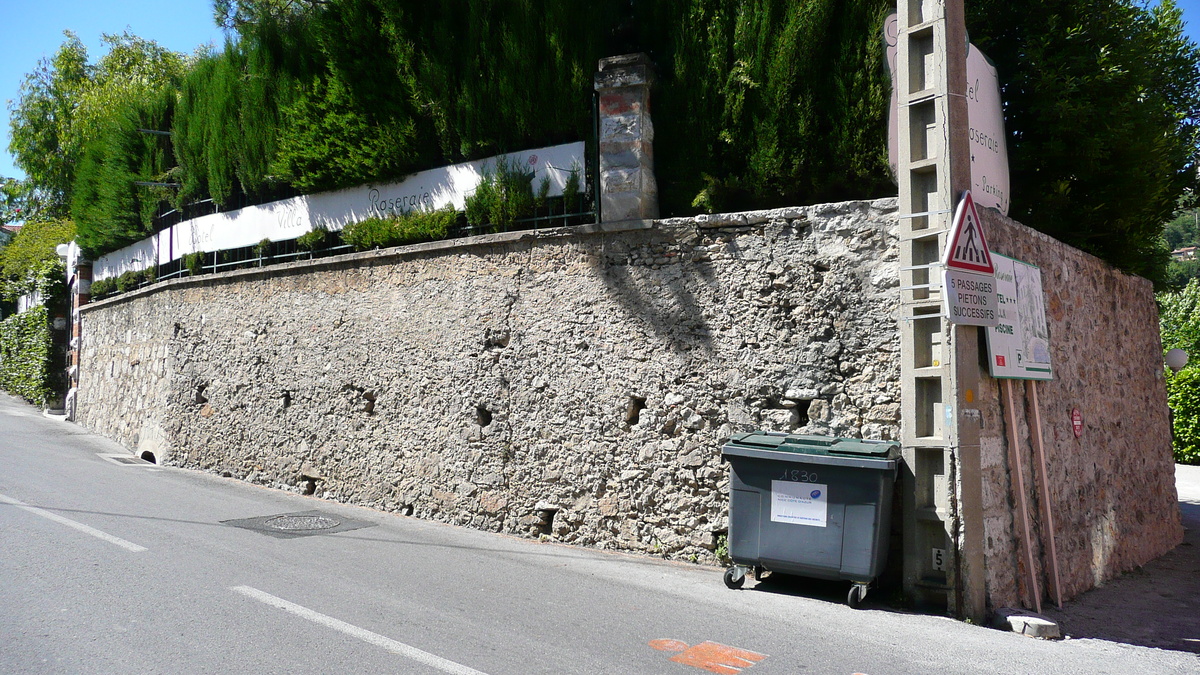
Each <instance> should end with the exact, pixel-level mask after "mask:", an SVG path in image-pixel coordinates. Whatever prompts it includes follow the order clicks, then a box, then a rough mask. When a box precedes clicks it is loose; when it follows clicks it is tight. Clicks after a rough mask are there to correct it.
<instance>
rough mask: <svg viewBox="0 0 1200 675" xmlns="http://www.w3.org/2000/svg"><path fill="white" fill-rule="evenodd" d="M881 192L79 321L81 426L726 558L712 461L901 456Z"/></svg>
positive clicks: (567, 529)
mask: <svg viewBox="0 0 1200 675" xmlns="http://www.w3.org/2000/svg"><path fill="white" fill-rule="evenodd" d="M895 209H896V202H895V200H894V199H884V200H879V201H873V202H848V203H842V204H831V205H822V206H812V207H804V208H790V209H782V210H774V211H758V212H752V213H745V214H732V215H723V216H698V217H695V218H678V219H670V220H661V221H631V222H625V223H616V224H604V225H596V226H587V227H582V228H572V229H563V230H543V231H536V232H524V233H512V234H505V235H489V236H484V237H475V238H472V239H468V240H460V241H453V242H437V243H434V244H425V245H418V246H410V247H403V248H399V249H389V250H385V251H375V252H369V253H364V254H356V255H349V256H342V257H339V258H331V259H326V260H320V261H311V262H299V263H290V264H287V265H281V266H275V267H269V268H264V269H261V270H241V271H235V272H229V273H224V274H219V275H214V276H205V277H198V278H194V279H191V278H189V279H180V280H173V281H169V282H165V283H160V284H157V285H155V286H154V287H152V288H148V289H144V290H142V291H138V292H135V293H130V294H126V295H123V296H119V297H117V298H114V299H111V300H106V301H104V302H100V303H96V304H94V305H91V306H88V307H85V308H83V310H82V312H81V316H82V321H83V331H82V368H81V373H82V377H81V379H80V383H79V392H78V413H77V420H78V421H79V422H80V423H82V424H83V425H85V426H86V427H88V428H89V429H91V430H93V431H96V432H98V433H101V434H104V435H106V436H109V437H110V438H113V439H116V440H118V441H120V442H121V443H124V444H125V445H126V446H127V447H129V448H131V449H133V450H135V451H136V452H138V453H144V452H151V453H153V454H154V455H155V457H156V459H157V460H158V461H160V462H163V463H168V464H172V465H176V466H183V467H189V468H197V469H203V470H208V471H213V472H218V473H222V474H227V475H230V476H234V477H238V478H241V479H244V480H248V481H251V482H255V483H260V484H265V485H272V486H277V487H284V488H288V489H293V490H297V491H306V492H315V493H316V494H318V495H321V496H323V497H325V498H327V499H334V500H339V501H345V502H353V503H358V504H363V505H368V506H373V507H378V508H382V509H387V510H390V511H395V512H400V513H405V514H412V515H416V516H419V517H423V518H430V519H435V520H440V521H445V522H451V523H457V524H461V525H469V526H472V527H476V528H481V529H485V530H492V531H500V532H510V533H519V534H523V535H529V536H546V537H549V538H552V539H555V540H558V541H563V542H569V543H574V544H583V545H590V546H595V547H599V548H610V549H623V550H631V551H641V552H646V553H655V554H661V555H664V556H668V557H674V558H679V559H694V560H696V559H699V560H705V559H707V560H711V559H712V555H713V549H714V547H715V545H716V543H717V540H718V537H719V535H720V534H721V533H723V532H724V531H725V528H726V522H727V516H726V510H727V496H726V491H727V489H728V470H727V468H726V467H724V466H723V465H722V464H721V459H720V446H721V443H722V441H723V440H724V439H725V438H726V437H728V436H729V435H730V434H733V433H735V432H738V431H742V430H752V429H760V428H765V429H772V430H781V431H802V432H811V433H824V434H832V435H838V436H853V437H863V438H874V439H893V438H896V437H897V436H898V428H899V423H900V421H899V419H898V398H899V385H898V378H899V355H898V349H899V341H898V333H897V329H896V319H895V308H896V305H897V299H898V290H897V286H898V283H897V279H898V272H897V269H896V265H897V262H896V255H897V250H898V249H897V245H896V235H895Z"/></svg>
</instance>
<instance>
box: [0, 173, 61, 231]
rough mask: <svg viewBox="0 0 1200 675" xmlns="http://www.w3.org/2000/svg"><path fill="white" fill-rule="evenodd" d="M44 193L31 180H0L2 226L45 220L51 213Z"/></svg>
mask: <svg viewBox="0 0 1200 675" xmlns="http://www.w3.org/2000/svg"><path fill="white" fill-rule="evenodd" d="M48 202H49V199H48V198H47V196H46V195H45V193H44V191H41V190H38V189H37V186H35V185H34V184H33V182H31V181H29V180H17V179H16V178H0V225H4V224H7V223H21V222H24V221H26V220H45V219H46V218H49V213H50V211H51V209H50V207H49V204H48Z"/></svg>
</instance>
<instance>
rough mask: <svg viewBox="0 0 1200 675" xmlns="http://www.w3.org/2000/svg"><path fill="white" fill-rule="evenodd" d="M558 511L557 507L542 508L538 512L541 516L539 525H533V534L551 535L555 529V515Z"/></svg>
mask: <svg viewBox="0 0 1200 675" xmlns="http://www.w3.org/2000/svg"><path fill="white" fill-rule="evenodd" d="M556 513H558V510H557V509H542V510H540V511H538V512H537V516H538V518H539V520H538V523H537V525H534V526H533V534H534V535H535V536H538V537H541V536H547V537H548V536H550V533H551V532H553V531H554V515H555V514H556Z"/></svg>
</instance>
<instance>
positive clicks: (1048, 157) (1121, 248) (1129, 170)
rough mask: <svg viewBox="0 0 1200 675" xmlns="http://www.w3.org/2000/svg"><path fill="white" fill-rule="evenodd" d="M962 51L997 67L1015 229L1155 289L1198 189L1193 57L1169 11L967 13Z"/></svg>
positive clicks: (1079, 0)
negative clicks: (1170, 235) (1167, 243)
mask: <svg viewBox="0 0 1200 675" xmlns="http://www.w3.org/2000/svg"><path fill="white" fill-rule="evenodd" d="M967 26H968V29H969V30H970V33H971V40H972V41H973V42H975V43H976V44H978V45H979V47H980V48H981V49H982V50H983V51H984V52H986V53H987V54H988V56H989V57H990V58H992V59H993V60H994V61H995V63H996V68H997V70H998V71H999V73H1000V80H1001V83H1002V86H1003V98H1004V106H1005V108H1004V111H1005V124H1006V127H1007V131H1008V133H1009V161H1010V165H1011V170H1012V211H1011V215H1012V216H1013V217H1014V218H1016V219H1017V220H1020V221H1021V222H1024V223H1025V224H1027V225H1030V226H1032V227H1034V228H1036V229H1039V230H1041V231H1043V232H1046V233H1047V234H1050V235H1052V236H1054V237H1056V238H1058V239H1060V240H1062V241H1065V242H1067V243H1069V244H1072V245H1074V246H1077V247H1079V248H1081V249H1083V250H1085V251H1089V252H1091V253H1093V254H1095V255H1098V256H1100V257H1101V258H1104V259H1105V260H1107V261H1109V262H1110V263H1112V264H1114V265H1116V266H1117V267H1119V268H1121V269H1123V270H1125V271H1128V272H1132V273H1136V274H1141V275H1143V276H1147V277H1149V278H1151V279H1153V280H1155V281H1156V282H1158V283H1159V284H1161V283H1162V282H1163V281H1164V272H1165V269H1166V264H1167V256H1166V251H1165V250H1163V248H1162V245H1161V244H1160V236H1161V234H1162V223H1164V222H1166V221H1167V220H1168V219H1170V218H1171V216H1172V213H1173V211H1174V209H1175V204H1176V200H1177V199H1178V198H1179V197H1180V196H1181V195H1182V194H1184V192H1185V190H1187V189H1189V188H1195V187H1196V173H1195V167H1196V160H1197V159H1198V156H1197V155H1198V151H1197V147H1198V143H1197V141H1198V140H1200V138H1198V136H1197V123H1198V122H1200V51H1198V50H1197V47H1196V45H1195V44H1194V43H1193V42H1192V41H1191V40H1189V39H1188V38H1186V37H1185V36H1184V33H1183V20H1182V12H1181V11H1180V10H1179V8H1178V7H1177V6H1176V5H1175V4H1174V2H1173V1H1172V0H1163V1H1162V2H1161V3H1159V4H1157V5H1156V6H1154V7H1148V6H1147V5H1146V4H1144V3H1141V2H1135V1H1134V0H1015V1H1014V0H976V1H973V2H970V3H968V5H967Z"/></svg>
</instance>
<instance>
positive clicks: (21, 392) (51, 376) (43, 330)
mask: <svg viewBox="0 0 1200 675" xmlns="http://www.w3.org/2000/svg"><path fill="white" fill-rule="evenodd" d="M53 355H54V350H53V348H52V340H51V334H50V314H49V311H48V310H47V309H46V308H45V307H35V308H33V309H31V310H29V311H27V312H25V313H23V314H16V315H14V316H10V317H8V318H7V319H5V320H4V321H0V389H4V390H5V391H7V392H8V393H10V394H14V395H16V396H20V397H21V398H24V399H25V400H27V401H30V402H31V403H35V404H37V405H45V404H46V402H47V401H49V400H50V398H51V397H52V396H53V395H54V392H55V391H57V387H58V385H59V384H60V380H61V377H62V376H61V374H60V373H59V369H58V368H56V367H55V365H56V364H54V362H53V361H54V358H53Z"/></svg>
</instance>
